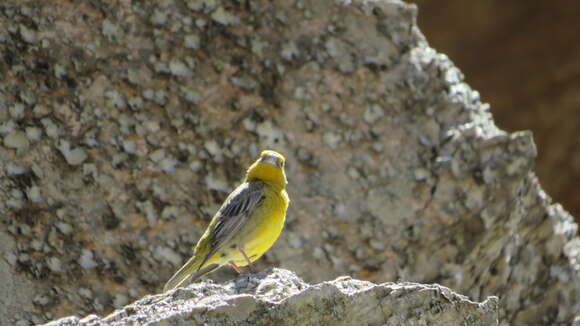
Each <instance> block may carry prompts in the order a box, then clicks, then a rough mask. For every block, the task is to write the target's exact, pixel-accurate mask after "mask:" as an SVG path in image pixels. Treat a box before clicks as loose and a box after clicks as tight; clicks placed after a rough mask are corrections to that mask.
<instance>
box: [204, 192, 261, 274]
mask: <svg viewBox="0 0 580 326" xmlns="http://www.w3.org/2000/svg"><path fill="white" fill-rule="evenodd" d="M263 188H264V184H263V183H262V182H256V181H253V182H248V183H245V184H243V185H241V186H240V187H238V188H237V189H236V190H234V192H232V193H231V194H230V196H229V197H228V198H227V199H226V202H225V203H224V204H223V205H222V207H221V208H220V210H219V211H218V217H217V222H216V224H215V227H214V229H213V232H211V235H210V239H209V243H210V248H211V250H210V251H209V252H208V254H207V255H206V256H205V258H204V260H203V263H202V264H201V265H200V267H201V266H203V265H204V264H205V262H206V261H207V260H208V259H209V258H210V257H211V256H213V255H214V254H215V253H216V252H217V251H218V250H219V249H220V248H221V247H222V246H223V245H224V243H226V242H227V241H228V240H229V239H230V238H231V237H232V236H233V235H234V234H236V233H237V232H238V231H239V230H240V228H241V227H242V225H244V224H245V223H246V221H247V220H248V217H249V216H250V215H252V213H253V212H254V211H255V210H256V208H257V207H258V206H260V204H261V203H262V202H263V201H264V199H265V197H264V192H263Z"/></svg>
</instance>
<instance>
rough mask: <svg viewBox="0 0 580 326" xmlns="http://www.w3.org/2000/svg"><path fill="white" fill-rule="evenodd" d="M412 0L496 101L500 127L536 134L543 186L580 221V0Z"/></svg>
mask: <svg viewBox="0 0 580 326" xmlns="http://www.w3.org/2000/svg"><path fill="white" fill-rule="evenodd" d="M411 2H416V3H417V5H418V7H419V17H418V18H419V27H420V28H421V31H423V32H424V33H425V35H426V36H427V39H428V40H429V43H430V44H431V46H433V47H434V48H436V49H437V50H438V51H441V52H443V53H445V54H447V55H448V56H449V57H450V58H451V59H452V60H453V61H454V62H455V63H456V64H457V66H458V67H459V68H461V70H462V71H463V72H464V73H465V75H466V79H467V81H468V82H469V84H470V85H471V86H472V87H473V88H475V89H477V90H479V91H480V92H481V94H482V98H483V100H485V101H488V102H490V103H491V104H492V106H491V109H492V110H491V111H492V113H493V117H494V120H495V122H496V124H497V125H498V126H500V127H501V128H502V129H503V128H505V129H507V130H521V129H530V130H532V131H533V132H534V142H535V143H536V144H537V146H538V148H540V149H541V150H540V151H539V153H538V158H537V164H536V167H535V169H534V170H535V173H536V174H537V175H538V178H539V179H540V183H541V184H542V187H543V188H544V189H545V190H546V192H548V193H549V194H550V196H552V198H553V199H554V200H555V201H557V202H560V203H561V204H562V206H564V207H565V208H566V209H567V210H568V211H570V213H571V214H572V215H574V216H575V217H576V223H578V222H580V196H578V193H577V187H578V183H579V182H580V137H578V126H579V125H580V114H578V109H579V108H580V97H579V96H578V91H577V90H578V89H579V88H580V78H578V76H580V60H578V58H579V57H580V43H579V42H577V39H578V33H577V31H578V30H580V20H579V19H578V12H579V11H580V2H578V1H574V0H564V1H558V2H553V1H544V0H527V1H503V0H487V1H476V2H474V1H464V0H445V1H432V0H412V1H411ZM482 54H483V55H482ZM513 85H517V87H513Z"/></svg>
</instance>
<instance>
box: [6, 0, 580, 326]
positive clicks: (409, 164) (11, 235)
mask: <svg viewBox="0 0 580 326" xmlns="http://www.w3.org/2000/svg"><path fill="white" fill-rule="evenodd" d="M347 2H348V1H347ZM415 14H416V10H415V8H414V7H413V6H410V5H406V4H404V3H402V2H399V1H392V0H389V1H370V2H365V1H353V2H352V3H350V2H348V3H345V2H344V1H343V2H340V1H339V2H336V1H331V0H316V1H314V0H312V1H265V0H263V1H261V0H255V1H229V0H228V1H225V0H224V1H218V0H199V1H195V0H189V1H185V0H164V1H134V2H128V1H118V2H116V1H90V2H63V1H56V0H53V1H50V0H48V1H42V2H22V1H3V2H2V3H0V53H1V60H0V71H1V73H2V76H4V77H3V78H2V79H0V137H1V138H2V142H0V144H2V146H0V216H1V219H2V220H1V222H2V227H3V229H4V230H3V232H4V233H3V234H2V237H1V238H0V240H1V241H2V242H3V243H9V244H10V245H8V246H2V254H3V258H4V259H3V260H4V262H2V264H1V265H0V272H1V273H2V275H3V276H4V275H6V278H5V279H4V283H5V284H3V285H2V286H3V287H4V288H7V289H15V288H18V289H19V291H21V293H22V294H21V295H14V296H5V297H3V298H2V300H6V305H5V306H6V307H13V308H10V309H12V310H11V311H7V312H3V313H2V315H0V324H16V325H28V324H30V323H42V322H45V321H48V320H52V319H55V318H59V317H63V316H67V315H70V314H76V315H78V316H83V315H87V314H89V313H97V314H99V315H104V314H106V313H109V312H111V311H112V310H113V309H115V308H121V307H123V306H124V305H126V304H127V303H129V302H132V301H134V300H135V299H138V298H140V297H142V296H144V295H146V294H150V293H155V292H157V291H158V290H159V289H160V288H161V286H162V284H163V283H164V282H165V281H166V280H167V279H168V278H169V276H170V275H171V273H172V272H173V271H174V270H175V269H176V268H177V267H178V266H179V265H180V264H181V263H182V262H184V260H185V259H186V258H188V257H189V255H190V254H191V251H190V250H191V246H192V245H193V244H194V243H195V242H196V241H197V239H198V238H199V236H200V235H201V233H202V232H203V230H204V228H205V226H206V225H207V222H208V220H209V218H210V217H211V215H212V214H213V213H214V212H215V210H216V209H217V207H218V205H219V204H220V203H221V202H222V200H223V199H224V198H225V196H226V195H227V193H228V191H229V190H230V189H232V188H233V187H234V186H235V185H236V184H237V183H238V182H239V181H240V179H241V177H242V174H243V170H244V169H245V167H246V166H247V165H248V163H250V162H251V161H252V160H253V159H254V158H255V156H256V155H257V154H258V153H259V151H260V149H262V148H265V147H270V148H275V149H278V150H280V151H281V152H283V153H284V154H285V155H286V156H287V159H288V167H287V170H288V171H287V172H288V175H289V182H290V183H289V193H290V196H291V199H292V202H291V206H290V210H289V213H288V220H287V226H286V228H285V231H284V232H283V234H282V236H281V238H280V240H279V241H278V242H277V244H276V245H275V246H274V248H273V249H272V250H271V251H270V252H268V254H267V255H266V256H265V258H264V259H262V260H261V261H260V265H261V266H262V267H263V266H267V265H275V266H281V267H284V268H287V269H290V270H292V271H294V272H296V273H297V274H298V275H300V277H302V278H304V279H305V280H307V281H308V282H320V281H325V280H329V279H333V278H335V277H337V276H340V275H345V274H346V275H352V276H353V277H356V278H360V279H365V280H369V281H375V282H384V281H412V282H421V283H435V282H436V283H440V284H442V285H444V286H447V287H449V288H451V289H453V290H454V291H456V292H458V293H462V294H465V295H468V296H469V297H471V298H472V299H473V300H477V301H483V300H485V298H487V297H488V296H490V295H497V296H499V297H500V298H501V300H500V304H499V316H500V318H499V320H500V324H501V325H569V324H570V323H571V321H572V319H573V317H574V315H575V314H576V312H577V311H578V310H579V309H580V307H579V304H580V303H579V299H578V297H579V294H578V290H579V288H580V275H579V272H580V259H579V257H580V249H579V248H580V241H579V240H578V238H575V237H574V236H575V234H576V230H577V226H576V225H575V224H574V223H573V222H572V217H571V216H570V215H569V214H567V213H566V212H565V211H564V210H563V209H562V208H561V207H560V206H559V205H558V204H554V203H552V201H551V199H550V198H549V197H548V196H547V195H546V194H545V193H544V192H543V191H542V190H541V188H540V187H539V185H538V183H537V181H536V178H535V176H534V174H533V172H532V169H533V165H534V158H535V157H536V148H535V145H534V143H533V140H532V136H531V134H530V133H529V132H518V133H513V134H507V133H505V132H503V131H501V130H499V129H497V128H496V127H495V125H494V123H493V121H492V119H491V115H490V113H489V108H488V106H487V105H485V104H482V103H481V102H480V100H479V94H478V93H477V92H476V91H473V90H471V89H470V87H469V86H468V85H467V84H465V83H464V82H463V76H462V74H461V72H460V71H459V70H458V69H457V68H455V67H454V66H453V64H452V63H451V62H450V61H449V60H448V59H447V57H445V56H444V55H441V54H438V53H436V52H435V51H434V50H432V49H431V48H429V47H428V44H427V43H426V41H425V40H424V38H423V36H422V35H421V34H420V32H419V31H418V29H417V28H416V25H415ZM514 87H517V85H515V86H514ZM233 276H234V274H233V272H232V271H230V270H229V269H225V268H224V269H223V270H222V271H220V272H217V273H214V274H212V275H211V276H210V277H211V278H214V279H216V280H224V279H230V278H232V277H233ZM10 292H13V291H10ZM3 293H4V292H3ZM31 302H32V303H33V304H32V305H31V304H30V303H31ZM0 312H2V311H0ZM321 318H322V317H321Z"/></svg>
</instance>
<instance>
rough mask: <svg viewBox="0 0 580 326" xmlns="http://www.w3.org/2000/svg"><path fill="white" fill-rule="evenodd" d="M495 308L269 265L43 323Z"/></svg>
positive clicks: (290, 321) (291, 320) (423, 320)
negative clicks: (310, 279) (107, 311)
mask: <svg viewBox="0 0 580 326" xmlns="http://www.w3.org/2000/svg"><path fill="white" fill-rule="evenodd" d="M497 307H498V299H497V297H489V298H487V299H486V300H485V301H484V302H481V303H479V302H473V301H471V300H469V299H468V298H467V297H465V296H462V295H459V294H457V293H455V292H453V291H452V290H450V289H449V288H446V287H444V286H441V285H437V284H418V283H408V282H405V283H382V284H375V283H372V282H367V281H360V280H355V279H352V278H350V277H339V278H337V279H335V280H333V281H328V282H323V283H319V284H315V285H310V284H307V283H305V282H304V281H303V280H302V279H300V278H299V277H298V276H296V274H294V273H292V272H290V271H288V270H284V269H268V270H265V271H262V272H260V273H258V274H255V275H250V276H241V277H239V278H238V279H236V280H233V281H230V282H226V283H223V284H216V283H213V282H207V281H206V282H200V283H195V284H192V285H190V286H189V287H187V288H178V289H176V290H174V291H170V292H168V293H165V294H159V295H151V296H146V297H144V298H143V299H141V300H139V301H136V302H135V303H132V304H130V305H128V306H126V307H124V308H123V309H121V310H117V311H115V312H114V313H112V314H111V315H109V316H107V317H105V318H100V317H98V316H96V315H90V316H88V317H86V318H83V319H79V318H77V317H67V318H63V319H60V320H57V321H54V322H51V323H49V324H46V326H49V325H50V326H57V325H59V326H80V325H86V326H89V325H90V326H97V325H99V326H104V325H108V326H109V325H110V326H113V325H115V326H121V325H213V324H219V325H326V324H329V325H330V324H332V325H390V326H395V325H433V324H437V325H497V315H498V310H497Z"/></svg>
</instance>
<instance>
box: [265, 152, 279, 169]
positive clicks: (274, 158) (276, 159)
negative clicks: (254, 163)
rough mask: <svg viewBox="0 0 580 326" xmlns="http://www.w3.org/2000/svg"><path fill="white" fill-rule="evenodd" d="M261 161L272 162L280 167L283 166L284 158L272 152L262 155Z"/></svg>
mask: <svg viewBox="0 0 580 326" xmlns="http://www.w3.org/2000/svg"><path fill="white" fill-rule="evenodd" d="M260 163H265V164H270V165H273V166H275V167H278V168H281V167H282V159H281V158H279V157H278V156H276V155H271V154H266V155H263V156H262V157H260Z"/></svg>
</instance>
